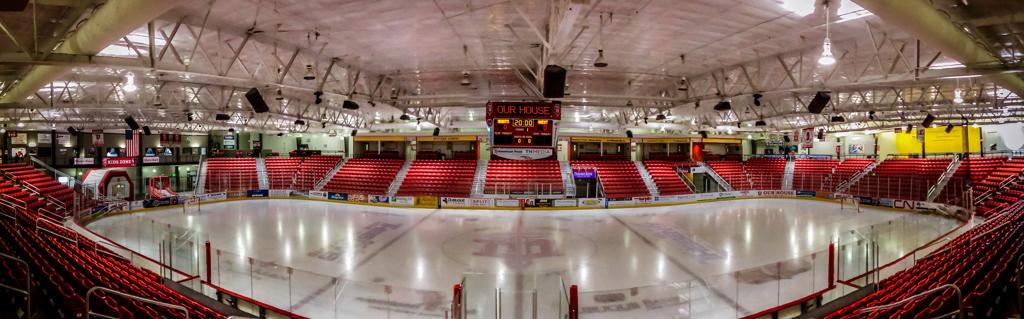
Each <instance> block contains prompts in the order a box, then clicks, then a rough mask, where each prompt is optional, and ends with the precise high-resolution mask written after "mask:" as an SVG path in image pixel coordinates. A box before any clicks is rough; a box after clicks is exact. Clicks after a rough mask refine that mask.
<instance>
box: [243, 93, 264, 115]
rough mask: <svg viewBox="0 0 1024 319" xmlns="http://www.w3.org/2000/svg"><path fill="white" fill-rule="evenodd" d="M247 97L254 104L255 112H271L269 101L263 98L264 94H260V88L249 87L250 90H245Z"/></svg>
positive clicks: (253, 109) (250, 103)
mask: <svg viewBox="0 0 1024 319" xmlns="http://www.w3.org/2000/svg"><path fill="white" fill-rule="evenodd" d="M245 99H246V100H249V105H250V106H252V111H253V112H256V113H266V112H270V107H268V106H267V102H266V101H264V100H263V94H260V90H258V89H256V88H251V89H249V91H248V92H245Z"/></svg>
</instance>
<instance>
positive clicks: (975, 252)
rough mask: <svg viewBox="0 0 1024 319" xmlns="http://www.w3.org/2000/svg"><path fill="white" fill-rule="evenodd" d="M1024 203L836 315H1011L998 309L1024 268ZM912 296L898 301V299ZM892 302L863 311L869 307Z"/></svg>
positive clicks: (834, 318)
mask: <svg viewBox="0 0 1024 319" xmlns="http://www.w3.org/2000/svg"><path fill="white" fill-rule="evenodd" d="M1022 235H1024V203H1017V204H1014V205H1012V206H1010V207H1009V208H1007V209H1006V210H1004V211H1003V212H1002V214H1001V215H998V216H997V217H994V218H992V219H991V220H989V221H988V222H986V223H984V224H981V225H979V226H977V227H975V228H973V229H971V230H969V231H967V232H966V233H964V234H962V235H960V236H958V237H956V238H955V239H953V240H952V241H950V242H949V243H947V244H945V245H944V246H943V247H941V248H939V249H938V250H936V251H935V252H934V253H932V254H930V255H929V256H928V257H927V258H926V259H923V260H922V259H918V260H917V262H916V264H915V265H914V266H913V267H910V268H908V269H905V270H903V271H900V272H898V273H896V274H894V275H892V276H890V277H888V278H886V279H883V280H882V281H881V282H880V283H879V284H878V290H877V291H875V292H873V293H871V294H870V295H868V296H866V297H864V298H861V299H859V300H857V301H855V302H853V303H852V304H850V305H847V306H846V307H843V308H841V309H839V310H837V311H835V312H833V313H831V314H829V315H828V316H827V317H825V318H827V319H838V318H943V317H946V318H953V317H959V318H1007V315H1006V314H1003V313H1000V312H999V311H1000V310H1003V309H1005V308H1006V307H1008V306H1007V304H1009V303H1013V302H1016V300H1015V298H1014V297H1013V296H1014V295H1015V294H1017V293H1018V291H1017V288H1016V287H1011V285H1016V283H1018V282H1019V280H1018V276H1020V275H1021V274H1022V273H1024V263H1022V260H1021V257H1022V255H1024V254H1022V252H1024V250H1022V249H1021V248H1022V246H1024V241H1021V240H1018V239H1019V238H1020V237H1021V236H1022ZM947 284H952V285H955V286H956V287H958V288H959V289H960V290H961V294H962V296H963V300H962V305H963V309H964V312H965V313H964V314H959V315H956V316H949V314H951V313H954V312H955V311H957V310H958V309H959V307H958V303H961V301H960V300H957V298H956V297H957V295H956V293H955V292H954V291H953V290H952V289H942V290H939V291H935V292H932V293H930V294H925V295H921V296H917V297H914V298H911V297H913V296H915V295H918V294H922V293H924V292H926V291H929V290H932V289H936V288H939V287H941V286H943V285H947ZM904 300H909V301H908V302H904V303H902V304H899V305H893V304H895V303H897V302H900V301H904ZM882 305H892V306H890V307H883V308H881V309H875V310H874V311H869V312H866V313H863V312H862V310H864V309H865V308H869V307H876V306H882Z"/></svg>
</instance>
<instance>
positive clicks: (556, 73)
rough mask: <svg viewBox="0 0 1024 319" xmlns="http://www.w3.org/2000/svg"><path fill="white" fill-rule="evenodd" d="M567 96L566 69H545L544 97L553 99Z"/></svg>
mask: <svg viewBox="0 0 1024 319" xmlns="http://www.w3.org/2000/svg"><path fill="white" fill-rule="evenodd" d="M564 96H565V68H563V67H560V66H557V65H553V64H552V65H548V66H546V67H544V97H545V98H549V99H553V98H560V97H564Z"/></svg>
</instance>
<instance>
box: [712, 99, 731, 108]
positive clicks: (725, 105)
mask: <svg viewBox="0 0 1024 319" xmlns="http://www.w3.org/2000/svg"><path fill="white" fill-rule="evenodd" d="M731 109H732V103H731V102H729V100H721V101H719V102H718V104H715V111H728V110H731Z"/></svg>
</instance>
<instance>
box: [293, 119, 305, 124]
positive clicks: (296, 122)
mask: <svg viewBox="0 0 1024 319" xmlns="http://www.w3.org/2000/svg"><path fill="white" fill-rule="evenodd" d="M295 125H306V121H303V120H295Z"/></svg>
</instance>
